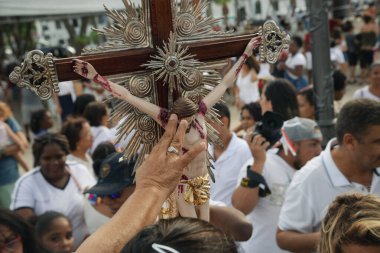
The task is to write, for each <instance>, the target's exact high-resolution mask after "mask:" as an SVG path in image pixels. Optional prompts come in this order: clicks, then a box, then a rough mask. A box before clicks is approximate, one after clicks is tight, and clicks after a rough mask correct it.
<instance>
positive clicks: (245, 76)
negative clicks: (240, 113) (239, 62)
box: [235, 56, 260, 109]
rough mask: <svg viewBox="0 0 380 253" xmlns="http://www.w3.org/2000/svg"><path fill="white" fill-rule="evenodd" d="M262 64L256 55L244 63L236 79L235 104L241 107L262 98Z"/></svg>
mask: <svg viewBox="0 0 380 253" xmlns="http://www.w3.org/2000/svg"><path fill="white" fill-rule="evenodd" d="M259 72H260V64H259V62H258V61H257V60H256V59H255V58H254V57H252V56H251V57H249V58H248V59H247V61H246V62H245V63H244V64H243V67H242V69H241V71H240V72H239V74H238V77H237V79H236V86H235V104H236V107H237V108H239V109H241V108H242V107H243V106H244V105H246V104H249V103H251V102H256V101H258V100H259V99H260V93H259V87H258V83H259V79H258V73H259Z"/></svg>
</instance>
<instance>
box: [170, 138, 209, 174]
mask: <svg viewBox="0 0 380 253" xmlns="http://www.w3.org/2000/svg"><path fill="white" fill-rule="evenodd" d="M204 150H206V143H205V142H201V143H199V144H198V145H196V146H195V147H193V148H192V149H190V150H189V151H188V152H186V153H185V154H183V155H182V156H181V157H180V158H179V159H177V161H176V164H178V165H179V167H180V168H181V170H182V169H184V168H185V167H186V166H187V165H189V163H191V161H192V160H194V159H195V157H197V156H198V155H199V154H200V153H201V152H203V151H204Z"/></svg>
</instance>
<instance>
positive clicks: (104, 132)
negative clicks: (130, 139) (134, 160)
mask: <svg viewBox="0 0 380 253" xmlns="http://www.w3.org/2000/svg"><path fill="white" fill-rule="evenodd" d="M91 133H92V138H93V140H92V147H91V149H90V153H91V154H92V153H93V152H94V150H95V149H96V147H97V146H98V145H99V144H100V143H101V142H103V141H111V142H114V138H115V135H114V134H113V133H112V131H111V129H109V128H108V127H105V126H98V127H94V126H92V127H91Z"/></svg>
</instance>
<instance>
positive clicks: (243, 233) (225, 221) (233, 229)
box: [210, 206, 253, 241]
mask: <svg viewBox="0 0 380 253" xmlns="http://www.w3.org/2000/svg"><path fill="white" fill-rule="evenodd" d="M210 223H211V224H213V225H214V226H215V227H217V228H219V229H221V230H222V231H223V232H224V233H226V234H227V235H230V236H232V237H233V238H234V239H235V240H236V241H247V240H248V239H249V238H250V237H251V235H252V231H253V226H252V223H250V222H249V221H248V220H247V218H246V217H245V216H244V214H243V213H241V212H239V211H238V210H236V209H235V208H231V207H226V206H210Z"/></svg>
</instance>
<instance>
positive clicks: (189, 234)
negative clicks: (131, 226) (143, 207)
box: [120, 217, 238, 253]
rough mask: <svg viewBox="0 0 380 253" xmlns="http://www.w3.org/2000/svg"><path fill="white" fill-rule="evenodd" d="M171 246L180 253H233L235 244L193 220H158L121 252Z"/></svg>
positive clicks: (205, 223) (204, 223) (202, 223)
mask: <svg viewBox="0 0 380 253" xmlns="http://www.w3.org/2000/svg"><path fill="white" fill-rule="evenodd" d="M154 243H156V244H159V245H163V246H167V247H171V248H173V249H175V250H177V251H179V252H181V253H190V252H191V253H192V252H197V253H206V252H207V253H208V252H218V253H235V252H238V251H237V248H236V245H235V242H234V241H233V240H232V239H231V238H230V237H228V236H226V235H225V234H224V233H223V232H222V231H221V230H219V229H217V228H215V227H214V226H213V225H211V224H210V223H208V222H206V221H203V220H200V219H192V218H182V217H178V218H174V219H169V220H160V221H158V222H157V223H156V224H154V225H150V226H148V227H145V228H144V229H143V230H142V231H141V232H140V233H138V234H137V235H136V236H135V237H134V238H133V239H131V240H130V241H129V242H128V243H127V244H126V245H125V246H124V248H123V249H122V250H121V251H120V253H135V252H136V253H137V252H139V253H151V252H155V251H154V250H153V248H152V245H153V244H154Z"/></svg>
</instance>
